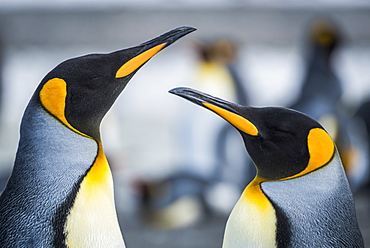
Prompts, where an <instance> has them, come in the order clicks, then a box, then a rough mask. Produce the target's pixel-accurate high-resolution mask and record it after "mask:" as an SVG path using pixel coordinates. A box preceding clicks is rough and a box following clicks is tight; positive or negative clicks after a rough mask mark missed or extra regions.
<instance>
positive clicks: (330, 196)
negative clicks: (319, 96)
mask: <svg viewBox="0 0 370 248" xmlns="http://www.w3.org/2000/svg"><path fill="white" fill-rule="evenodd" d="M170 92H171V93H173V94H175V95H178V96H181V97H183V98H185V99H187V100H189V101H191V102H193V103H196V104H198V105H200V106H202V107H204V108H206V109H209V110H211V111H213V112H214V113H216V114H218V115H219V116H221V117H222V118H224V119H225V120H226V121H228V122H229V123H230V124H231V125H233V126H234V127H235V128H236V129H237V130H238V131H239V132H240V134H241V136H242V138H243V140H244V143H245V146H246V149H247V151H248V153H249V155H250V157H251V159H252V160H253V162H254V164H255V166H256V168H257V174H256V177H255V178H254V179H253V181H252V182H251V183H250V184H248V185H247V187H246V188H245V189H244V191H243V193H242V195H241V197H240V198H239V200H238V201H237V203H236V205H235V206H234V208H233V210H232V212H231V214H230V216H229V218H228V220H227V223H226V228H225V233H224V241H223V246H222V247H223V248H246V247H253V248H258V247H261V248H262V247H264V248H266V247H364V244H363V239H362V235H361V232H360V230H359V227H358V223H357V219H356V213H355V206H354V201H353V196H352V193H351V191H350V188H349V185H348V181H347V178H346V176H345V173H344V169H343V166H342V163H341V160H340V158H339V154H338V152H337V149H336V146H335V144H334V142H333V140H332V139H331V137H330V136H329V134H328V133H327V132H326V131H325V130H324V129H323V127H322V126H321V125H320V124H319V123H318V122H317V121H315V120H313V119H312V118H310V117H308V116H307V115H305V114H302V113H300V112H297V111H295V110H291V109H287V108H279V107H264V108H255V107H246V106H242V105H238V104H234V103H231V102H228V101H225V100H222V99H219V98H216V97H213V96H210V95H208V94H205V93H202V92H199V91H196V90H193V89H189V88H176V89H173V90H171V91H170Z"/></svg>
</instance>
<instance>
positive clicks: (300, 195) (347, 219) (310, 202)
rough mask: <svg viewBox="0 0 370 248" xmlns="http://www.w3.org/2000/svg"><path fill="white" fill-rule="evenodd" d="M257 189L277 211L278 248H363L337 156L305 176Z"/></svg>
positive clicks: (263, 185) (268, 184)
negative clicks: (261, 191) (260, 189)
mask: <svg viewBox="0 0 370 248" xmlns="http://www.w3.org/2000/svg"><path fill="white" fill-rule="evenodd" d="M261 186H262V190H263V192H264V193H265V194H266V195H267V197H268V198H269V200H270V201H271V202H272V204H273V205H274V208H275V210H276V211H277V217H278V223H277V242H278V244H277V245H278V247H343V248H344V247H364V245H363V240H362V236H361V233H360V230H359V227H358V224H357V220H356V214H355V206H354V202H353V198H352V194H351V192H350V189H349V185H348V182H347V179H346V177H345V174H344V170H343V166H342V164H341V162H340V159H339V155H338V154H336V155H335V156H334V158H333V160H332V161H331V162H330V164H329V165H327V166H325V167H323V168H322V169H319V170H317V171H314V172H312V173H310V174H308V175H305V176H302V177H298V178H295V179H291V180H285V181H279V182H276V181H275V182H264V183H262V185H261Z"/></svg>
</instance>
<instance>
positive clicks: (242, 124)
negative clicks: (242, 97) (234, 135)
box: [202, 102, 258, 136]
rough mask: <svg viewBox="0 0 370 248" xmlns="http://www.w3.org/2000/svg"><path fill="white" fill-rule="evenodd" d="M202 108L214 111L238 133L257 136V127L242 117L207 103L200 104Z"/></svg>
mask: <svg viewBox="0 0 370 248" xmlns="http://www.w3.org/2000/svg"><path fill="white" fill-rule="evenodd" d="M202 104H203V105H204V106H206V107H207V108H209V109H210V110H212V111H214V112H215V113H216V114H218V115H219V116H221V117H222V118H224V119H225V120H226V121H228V122H229V123H230V124H231V125H233V126H234V127H236V128H237V129H239V130H240V131H243V132H245V133H247V134H249V135H253V136H256V135H258V129H257V127H256V126H255V125H254V124H253V123H252V122H250V121H249V120H247V119H245V118H244V117H242V116H240V115H237V114H235V113H232V112H230V111H227V110H225V109H223V108H220V107H217V106H215V105H212V104H209V103H205V102H203V103H202Z"/></svg>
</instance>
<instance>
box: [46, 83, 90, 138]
mask: <svg viewBox="0 0 370 248" xmlns="http://www.w3.org/2000/svg"><path fill="white" fill-rule="evenodd" d="M66 96H67V83H66V82H65V81H64V80H63V79H60V78H53V79H50V80H49V81H47V82H46V83H45V84H44V86H43V87H42V89H41V90H40V94H39V97H40V101H41V104H42V106H43V107H44V108H45V109H46V110H47V111H48V112H49V113H50V114H52V115H53V116H55V117H56V118H57V119H58V120H59V121H60V122H62V123H63V124H64V125H66V126H67V127H68V128H69V129H71V130H72V131H74V132H76V133H78V134H81V135H83V136H86V137H89V136H87V135H86V134H84V133H81V132H80V131H78V130H77V129H75V128H74V127H72V125H71V124H69V122H68V121H67V119H66V117H65V115H64V111H65V107H66Z"/></svg>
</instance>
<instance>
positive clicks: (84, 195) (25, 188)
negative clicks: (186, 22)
mask: <svg viewBox="0 0 370 248" xmlns="http://www.w3.org/2000/svg"><path fill="white" fill-rule="evenodd" d="M194 30H195V29H194V28H191V27H181V28H178V29H174V30H172V31H169V32H168V33H166V34H164V35H161V36H159V37H157V38H155V39H153V40H150V41H148V42H145V43H142V44H140V45H138V46H136V47H132V48H128V49H125V50H120V51H116V52H113V53H109V54H92V55H86V56H82V57H78V58H74V59H70V60H67V61H64V62H62V63H61V64H59V65H58V66H57V67H56V68H54V69H53V70H52V71H51V72H49V73H48V74H47V75H46V76H45V78H44V79H43V80H42V81H41V83H40V85H39V86H38V88H37V89H36V91H35V93H34V95H33V96H32V98H31V100H30V102H29V104H28V106H27V108H26V110H25V113H24V116H23V119H22V123H21V128H20V140H19V146H18V151H17V155H16V159H15V163H14V168H13V172H12V174H11V177H10V178H9V181H8V184H7V186H6V188H5V190H4V192H3V193H2V195H1V196H0V246H1V247H4V248H6V247H125V243H124V240H123V237H122V234H121V230H120V227H119V223H118V219H117V214H116V209H115V203H114V192H113V180H112V175H111V171H110V168H109V165H108V162H107V159H106V157H105V155H104V151H103V146H102V142H101V138H100V122H101V120H102V118H103V117H104V115H105V114H106V112H107V111H108V110H109V108H110V107H111V106H112V104H113V103H114V101H115V100H116V98H117V97H118V96H119V94H120V93H121V92H122V90H123V89H124V88H125V86H126V85H127V83H128V82H129V81H130V79H131V78H132V76H133V75H134V74H135V73H136V72H137V70H138V69H139V68H140V67H141V66H142V65H143V64H145V63H146V62H147V61H148V60H149V59H150V58H151V57H153V56H154V55H155V54H156V53H158V52H159V51H161V50H162V49H163V48H165V47H166V46H168V45H170V44H172V43H173V42H174V41H176V40H177V39H179V38H181V37H183V36H184V35H186V34H188V33H190V32H192V31H194Z"/></svg>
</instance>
